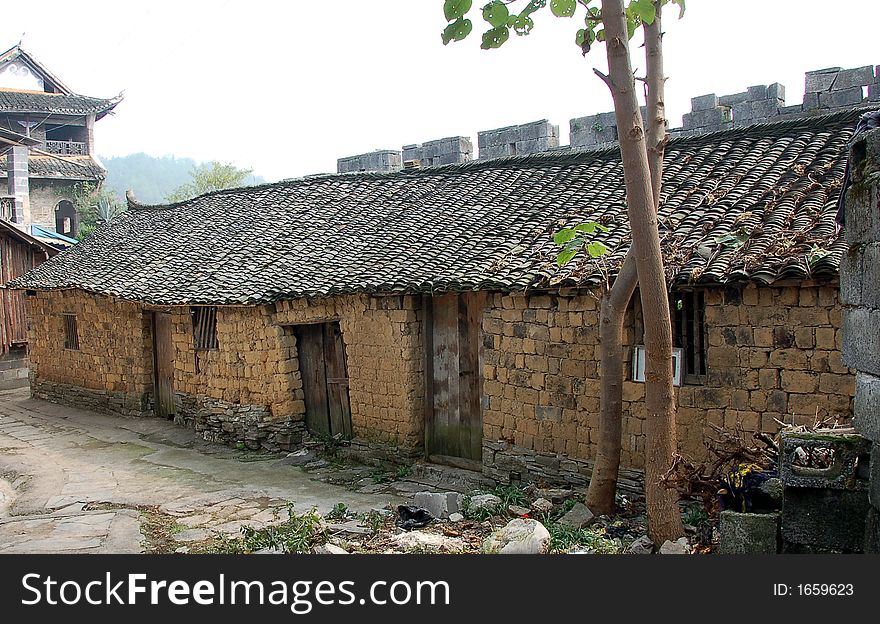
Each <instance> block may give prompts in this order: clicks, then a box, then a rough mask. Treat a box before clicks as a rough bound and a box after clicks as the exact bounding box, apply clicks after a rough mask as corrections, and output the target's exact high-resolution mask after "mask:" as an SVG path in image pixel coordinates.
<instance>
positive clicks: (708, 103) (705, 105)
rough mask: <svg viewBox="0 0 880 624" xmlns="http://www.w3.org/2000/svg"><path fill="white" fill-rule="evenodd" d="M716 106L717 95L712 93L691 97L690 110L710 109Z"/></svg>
mask: <svg viewBox="0 0 880 624" xmlns="http://www.w3.org/2000/svg"><path fill="white" fill-rule="evenodd" d="M717 106H718V96H717V95H715V94H714V93H709V94H707V95H698V96H697V97H692V98H691V111H703V110H712V109H714V108H716V107H717Z"/></svg>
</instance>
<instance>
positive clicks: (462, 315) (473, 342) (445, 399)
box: [425, 293, 485, 470]
mask: <svg viewBox="0 0 880 624" xmlns="http://www.w3.org/2000/svg"><path fill="white" fill-rule="evenodd" d="M426 301H427V303H428V305H426V306H425V309H426V312H427V314H426V321H427V326H428V328H429V329H428V331H426V332H425V333H426V342H427V343H428V344H426V354H427V357H426V383H427V388H426V397H427V404H426V408H425V415H426V421H427V422H426V423H425V448H426V451H427V455H428V459H429V460H430V461H434V462H437V463H444V464H450V465H453V466H458V467H461V468H468V469H471V470H474V469H476V470H479V469H480V467H481V462H482V458H483V414H482V407H481V399H480V395H481V389H482V374H481V368H480V343H479V341H480V322H481V318H482V311H483V307H484V306H485V293H449V294H446V295H441V296H437V297H432V298H430V299H427V300H426Z"/></svg>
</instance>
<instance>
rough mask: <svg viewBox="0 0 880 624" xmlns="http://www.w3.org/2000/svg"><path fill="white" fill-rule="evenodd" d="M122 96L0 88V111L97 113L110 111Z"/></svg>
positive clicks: (103, 113) (56, 113)
mask: <svg viewBox="0 0 880 624" xmlns="http://www.w3.org/2000/svg"><path fill="white" fill-rule="evenodd" d="M120 101H122V96H117V97H115V98H111V99H109V100H105V99H101V98H93V97H88V96H85V95H61V94H52V93H36V92H32V91H7V90H3V89H0V112H6V113H13V112H14V113H44V114H55V115H91V114H94V115H98V116H103V115H105V114H106V113H108V112H110V111H111V110H112V109H113V107H115V106H116V105H117V104H119V102H120Z"/></svg>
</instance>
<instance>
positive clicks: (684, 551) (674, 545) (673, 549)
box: [660, 537, 691, 555]
mask: <svg viewBox="0 0 880 624" xmlns="http://www.w3.org/2000/svg"><path fill="white" fill-rule="evenodd" d="M690 553H691V546H690V544H689V543H688V540H687V538H686V537H680V538H678V540H677V541H675V542H673V541H670V540H666V541H665V542H663V545H662V546H661V547H660V554H661V555H689V554H690Z"/></svg>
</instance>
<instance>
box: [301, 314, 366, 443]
mask: <svg viewBox="0 0 880 624" xmlns="http://www.w3.org/2000/svg"><path fill="white" fill-rule="evenodd" d="M294 333H295V335H296V345H297V353H298V356H299V370H300V376H301V377H302V383H303V393H304V394H305V404H306V427H307V428H308V430H309V431H311V432H312V433H315V434H318V435H325V436H335V435H337V434H342V436H343V437H346V438H350V437H351V436H352V427H351V404H350V402H349V398H348V370H347V368H346V366H345V347H344V345H343V342H342V332H341V330H340V328H339V323H320V324H314V325H299V326H297V327H296V328H295V330H294Z"/></svg>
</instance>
